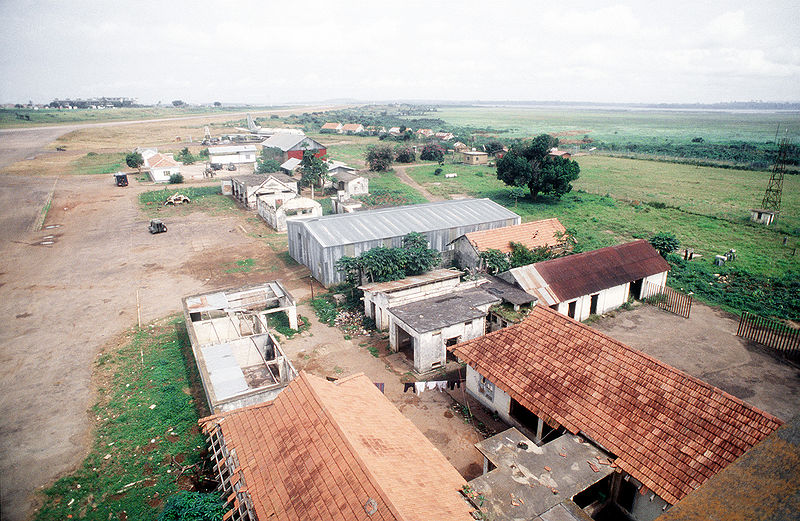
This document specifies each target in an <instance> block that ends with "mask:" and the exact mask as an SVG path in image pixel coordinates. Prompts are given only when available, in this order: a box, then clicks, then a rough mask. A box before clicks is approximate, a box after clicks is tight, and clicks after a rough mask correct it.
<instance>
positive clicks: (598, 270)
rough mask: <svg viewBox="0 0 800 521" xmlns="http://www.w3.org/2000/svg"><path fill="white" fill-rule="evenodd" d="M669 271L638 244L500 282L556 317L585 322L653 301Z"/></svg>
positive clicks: (512, 274) (520, 271) (570, 258)
mask: <svg viewBox="0 0 800 521" xmlns="http://www.w3.org/2000/svg"><path fill="white" fill-rule="evenodd" d="M668 271H669V264H668V263H667V261H665V260H664V258H663V257H662V256H661V255H660V254H659V253H658V252H657V251H656V250H655V248H653V247H652V246H651V245H650V243H648V242H647V241H645V240H644V239H642V240H638V241H633V242H629V243H626V244H620V245H618V246H610V247H608V248H600V249H599V250H592V251H587V252H584V253H576V254H575V255H567V256H566V257H559V258H557V259H551V260H547V261H543V262H537V263H535V264H529V265H527V266H520V267H519V268H512V269H510V270H509V271H506V272H505V273H500V274H499V275H498V277H500V278H501V279H503V280H505V281H506V282H510V283H511V284H515V285H517V286H518V287H520V288H522V289H524V290H525V291H527V292H528V293H530V294H531V295H533V296H534V297H536V298H538V299H539V301H540V303H542V304H544V305H546V306H550V307H551V308H553V309H555V310H557V311H558V312H559V313H562V314H564V315H567V316H569V317H571V318H575V319H577V320H585V319H586V318H588V317H589V315H594V314H602V313H606V312H608V311H611V310H612V309H616V308H618V307H619V306H621V305H622V304H624V303H625V302H627V300H628V298H629V297H634V298H643V297H644V296H647V295H652V294H653V293H654V288H655V287H663V286H664V285H666V283H667V272H668Z"/></svg>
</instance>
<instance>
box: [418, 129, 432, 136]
mask: <svg viewBox="0 0 800 521" xmlns="http://www.w3.org/2000/svg"><path fill="white" fill-rule="evenodd" d="M417 135H420V136H424V137H431V136H432V135H433V130H431V129H429V128H421V129H418V130H417Z"/></svg>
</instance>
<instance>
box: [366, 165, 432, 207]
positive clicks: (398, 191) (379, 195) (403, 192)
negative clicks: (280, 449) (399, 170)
mask: <svg viewBox="0 0 800 521" xmlns="http://www.w3.org/2000/svg"><path fill="white" fill-rule="evenodd" d="M357 198H358V199H359V200H360V201H362V202H363V203H364V205H365V206H366V207H367V208H378V207H385V206H402V205H404V204H418V203H427V202H428V200H427V199H425V197H423V196H422V194H420V193H419V192H418V191H417V190H415V189H413V188H411V187H410V186H408V185H407V184H405V183H403V182H402V181H400V180H399V179H398V178H397V176H396V175H395V173H394V172H371V173H370V174H369V195H365V196H358V197H357Z"/></svg>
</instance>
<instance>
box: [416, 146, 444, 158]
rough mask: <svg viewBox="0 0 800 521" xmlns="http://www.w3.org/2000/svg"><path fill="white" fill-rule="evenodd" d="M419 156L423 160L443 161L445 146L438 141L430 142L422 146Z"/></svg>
mask: <svg viewBox="0 0 800 521" xmlns="http://www.w3.org/2000/svg"><path fill="white" fill-rule="evenodd" d="M419 158H420V159H422V160H423V161H437V162H439V163H442V162H443V161H444V147H442V146H441V145H437V144H436V143H429V144H427V145H425V146H424V147H422V152H421V153H420V155H419Z"/></svg>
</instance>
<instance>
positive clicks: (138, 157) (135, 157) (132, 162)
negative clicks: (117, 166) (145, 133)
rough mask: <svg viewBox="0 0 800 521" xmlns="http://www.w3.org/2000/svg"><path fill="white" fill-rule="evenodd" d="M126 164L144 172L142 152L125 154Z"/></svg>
mask: <svg viewBox="0 0 800 521" xmlns="http://www.w3.org/2000/svg"><path fill="white" fill-rule="evenodd" d="M125 164H126V165H128V166H129V167H130V168H136V169H137V170H139V173H140V174H141V173H142V165H143V164H144V158H143V157H142V154H140V153H139V152H131V153H130V154H128V155H126V156H125Z"/></svg>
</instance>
